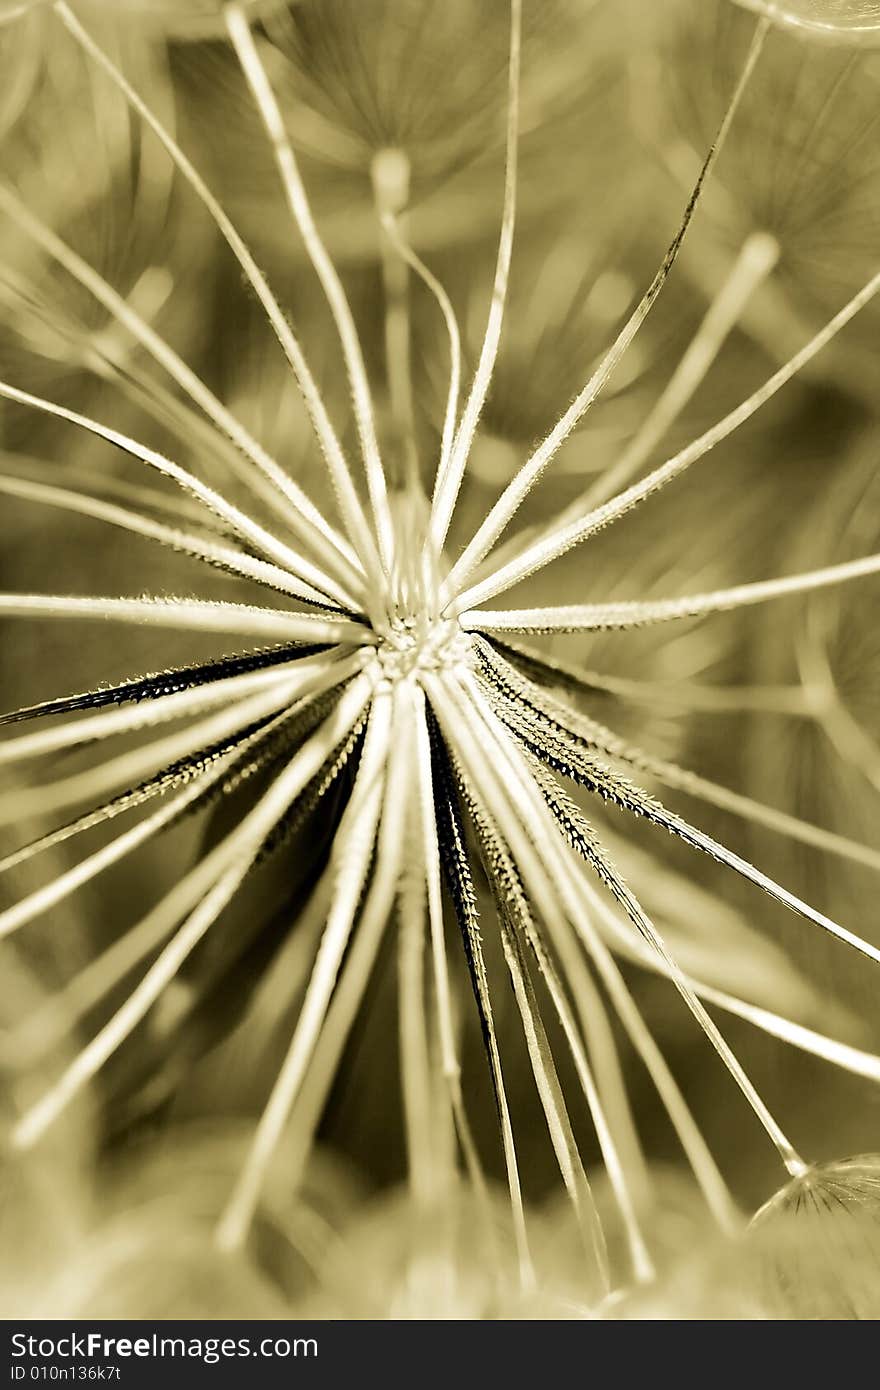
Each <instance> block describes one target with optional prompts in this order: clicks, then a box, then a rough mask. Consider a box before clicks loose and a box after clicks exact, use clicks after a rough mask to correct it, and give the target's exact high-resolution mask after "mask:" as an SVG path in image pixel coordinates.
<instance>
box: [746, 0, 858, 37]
mask: <svg viewBox="0 0 880 1390" xmlns="http://www.w3.org/2000/svg"><path fill="white" fill-rule="evenodd" d="M737 3H738V4H740V5H742V6H743V7H744V8H745V9H748V10H753V11H754V12H755V13H757V14H761V15H766V16H767V17H768V19H772V20H775V21H776V22H777V23H778V24H788V25H791V27H792V28H794V29H802V30H804V31H805V32H806V33H808V34H815V35H816V36H818V37H820V38H826V39H830V40H837V41H838V42H841V43H848V42H854V43H880V5H878V4H877V0H737Z"/></svg>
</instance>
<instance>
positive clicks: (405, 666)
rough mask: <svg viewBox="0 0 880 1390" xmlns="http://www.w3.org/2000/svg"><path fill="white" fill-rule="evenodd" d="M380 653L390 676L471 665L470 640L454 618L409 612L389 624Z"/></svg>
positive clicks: (387, 675)
mask: <svg viewBox="0 0 880 1390" xmlns="http://www.w3.org/2000/svg"><path fill="white" fill-rule="evenodd" d="M377 654H378V657H379V661H380V662H381V664H382V668H383V671H384V673H385V675H386V677H387V678H388V680H392V681H394V680H403V679H404V678H405V677H407V676H412V675H418V673H419V672H420V671H425V672H427V671H440V670H448V669H449V668H450V667H455V666H458V667H461V666H462V665H469V664H470V660H471V641H470V637H469V635H468V634H467V633H466V632H463V631H462V629H461V627H460V626H459V623H458V621H457V619H455V618H432V619H426V618H423V617H418V616H416V615H410V616H407V617H397V618H394V619H393V620H392V621H391V622H390V623H389V624H388V627H387V628H386V629H385V631H384V632H383V633H382V639H381V641H380V642H379V645H378V650H377Z"/></svg>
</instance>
